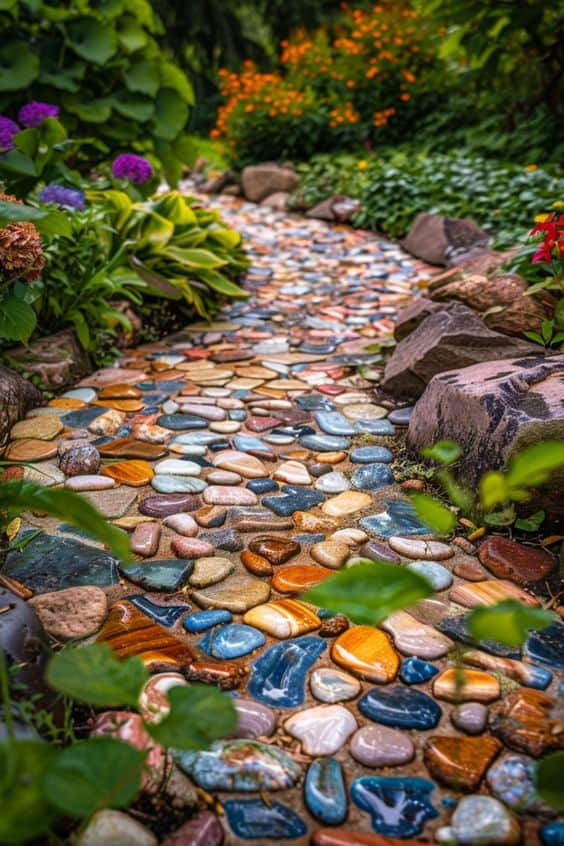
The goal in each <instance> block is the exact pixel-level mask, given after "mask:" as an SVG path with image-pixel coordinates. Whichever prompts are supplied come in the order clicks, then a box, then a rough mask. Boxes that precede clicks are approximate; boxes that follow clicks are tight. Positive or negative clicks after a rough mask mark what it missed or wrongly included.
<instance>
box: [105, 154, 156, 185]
mask: <svg viewBox="0 0 564 846" xmlns="http://www.w3.org/2000/svg"><path fill="white" fill-rule="evenodd" d="M112 174H113V175H114V178H115V179H129V181H130V182H134V183H135V184H136V185H142V184H143V182H148V180H149V179H150V178H151V177H152V175H153V167H152V165H151V162H149V161H147V159H144V158H143V156H136V155H135V153H122V155H121V156H118V157H117V158H116V159H114V161H113V164H112Z"/></svg>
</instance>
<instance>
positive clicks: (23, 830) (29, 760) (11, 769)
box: [0, 740, 57, 843]
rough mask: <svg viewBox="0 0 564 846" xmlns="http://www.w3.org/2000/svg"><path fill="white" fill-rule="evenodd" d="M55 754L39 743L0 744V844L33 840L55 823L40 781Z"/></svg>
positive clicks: (53, 812)
mask: <svg viewBox="0 0 564 846" xmlns="http://www.w3.org/2000/svg"><path fill="white" fill-rule="evenodd" d="M56 754H57V753H56V750H55V749H54V747H52V746H50V745H49V744H47V743H42V742H38V741H33V740H17V741H15V742H13V743H7V742H0V807H1V808H2V813H0V843H22V842H23V841H26V840H35V838H37V837H39V836H40V835H42V834H45V833H46V832H47V831H48V829H49V828H50V826H51V824H52V823H53V822H54V820H55V811H54V810H53V807H52V806H51V804H50V802H49V799H48V798H47V795H46V794H45V792H44V790H43V785H42V782H43V777H44V775H45V774H46V773H47V772H48V771H49V769H50V768H51V767H52V766H53V763H54V761H55V757H56Z"/></svg>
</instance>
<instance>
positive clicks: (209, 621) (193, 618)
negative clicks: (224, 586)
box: [182, 608, 233, 633]
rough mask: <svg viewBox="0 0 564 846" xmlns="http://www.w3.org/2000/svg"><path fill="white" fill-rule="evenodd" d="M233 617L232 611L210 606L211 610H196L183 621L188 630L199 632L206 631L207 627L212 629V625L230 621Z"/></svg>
mask: <svg viewBox="0 0 564 846" xmlns="http://www.w3.org/2000/svg"><path fill="white" fill-rule="evenodd" d="M232 619H233V616H232V614H231V611H227V610H226V609H225V608H210V610H209V611H196V612H195V613H194V614H190V615H189V616H188V617H186V619H184V620H183V621H182V625H183V626H184V628H185V629H186V631H187V632H191V633H197V632H205V630H206V629H211V627H212V626H217V625H219V624H220V623H230V622H231V620H232Z"/></svg>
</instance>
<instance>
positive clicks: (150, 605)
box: [125, 593, 190, 626]
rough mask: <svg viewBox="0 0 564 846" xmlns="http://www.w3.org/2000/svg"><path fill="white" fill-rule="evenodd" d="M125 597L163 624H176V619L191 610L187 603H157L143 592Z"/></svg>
mask: <svg viewBox="0 0 564 846" xmlns="http://www.w3.org/2000/svg"><path fill="white" fill-rule="evenodd" d="M125 599H127V600H129V602H131V604H132V605H135V606H136V607H137V608H139V610H140V611H143V613H144V614H147V616H148V617H150V618H151V619H152V620H154V621H155V622H156V623H160V624H161V626H174V624H175V623H176V621H177V620H178V619H180V617H182V615H183V614H185V613H186V612H187V611H189V610H190V606H189V605H188V604H187V603H184V605H157V603H156V602H153V601H152V600H150V599H149V597H148V596H145V594H143V593H137V594H134V595H132V596H126V597H125Z"/></svg>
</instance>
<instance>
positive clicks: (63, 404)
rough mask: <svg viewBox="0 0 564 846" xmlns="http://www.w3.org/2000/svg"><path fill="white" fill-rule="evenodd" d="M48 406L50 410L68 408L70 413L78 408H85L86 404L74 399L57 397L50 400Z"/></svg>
mask: <svg viewBox="0 0 564 846" xmlns="http://www.w3.org/2000/svg"><path fill="white" fill-rule="evenodd" d="M47 405H48V406H49V407H50V408H66V409H68V410H69V411H75V410H76V409H77V408H85V407H86V403H85V402H83V401H82V400H79V399H75V398H74V397H55V399H52V400H49V402H48V403H47Z"/></svg>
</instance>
